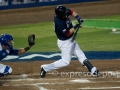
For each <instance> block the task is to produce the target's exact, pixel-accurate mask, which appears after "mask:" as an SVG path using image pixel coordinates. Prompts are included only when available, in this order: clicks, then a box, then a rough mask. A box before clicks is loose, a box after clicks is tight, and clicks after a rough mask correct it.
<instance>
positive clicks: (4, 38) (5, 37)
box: [0, 34, 13, 50]
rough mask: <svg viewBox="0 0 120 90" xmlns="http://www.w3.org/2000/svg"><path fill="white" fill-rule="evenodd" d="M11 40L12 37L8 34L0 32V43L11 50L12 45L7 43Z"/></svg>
mask: <svg viewBox="0 0 120 90" xmlns="http://www.w3.org/2000/svg"><path fill="white" fill-rule="evenodd" d="M12 40H13V37H12V36H11V35H9V34H2V35H1V37H0V43H1V44H2V45H5V46H6V47H7V48H8V49H10V50H12V49H13V47H12V45H9V44H8V41H12Z"/></svg>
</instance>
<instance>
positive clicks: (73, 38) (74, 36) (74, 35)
mask: <svg viewBox="0 0 120 90" xmlns="http://www.w3.org/2000/svg"><path fill="white" fill-rule="evenodd" d="M80 27H81V26H79V27H78V28H77V30H76V32H75V33H74V34H73V37H72V40H71V42H73V41H74V40H75V38H76V36H77V32H78V31H79V28H80Z"/></svg>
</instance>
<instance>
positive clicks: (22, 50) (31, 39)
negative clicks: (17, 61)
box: [10, 34, 35, 55]
mask: <svg viewBox="0 0 120 90" xmlns="http://www.w3.org/2000/svg"><path fill="white" fill-rule="evenodd" d="M34 44H35V35H34V34H31V35H29V36H28V46H27V47H25V48H19V49H18V50H15V49H14V50H11V51H10V54H14V55H19V54H23V53H25V52H27V51H28V50H29V49H30V48H31V47H32V46H33V45H34Z"/></svg>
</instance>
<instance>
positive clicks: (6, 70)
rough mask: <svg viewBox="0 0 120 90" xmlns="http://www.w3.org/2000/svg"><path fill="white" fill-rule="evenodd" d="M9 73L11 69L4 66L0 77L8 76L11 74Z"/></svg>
mask: <svg viewBox="0 0 120 90" xmlns="http://www.w3.org/2000/svg"><path fill="white" fill-rule="evenodd" d="M11 73H12V68H11V67H9V66H6V67H5V69H4V72H3V73H0V76H4V75H8V74H11Z"/></svg>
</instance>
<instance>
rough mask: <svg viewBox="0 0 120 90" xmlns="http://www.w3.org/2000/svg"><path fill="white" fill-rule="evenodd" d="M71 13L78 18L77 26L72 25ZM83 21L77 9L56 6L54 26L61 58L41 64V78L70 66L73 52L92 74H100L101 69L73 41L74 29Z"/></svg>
mask: <svg viewBox="0 0 120 90" xmlns="http://www.w3.org/2000/svg"><path fill="white" fill-rule="evenodd" d="M70 15H72V16H73V17H75V18H76V19H77V20H78V24H76V25H75V26H73V25H72V22H71V20H70V18H69V16H70ZM82 23H83V20H82V19H81V18H80V17H79V15H78V14H77V13H76V12H75V11H73V10H70V9H68V8H66V7H65V6H62V5H59V6H57V7H56V8H55V16H54V28H55V33H56V35H57V37H58V40H57V45H58V47H59V49H60V50H61V59H60V60H58V61H55V62H53V63H51V64H44V65H41V72H40V76H41V78H44V77H45V74H46V72H48V71H51V70H54V69H59V68H61V67H65V66H68V65H69V63H70V61H71V58H72V54H74V55H75V56H77V58H78V60H79V61H80V62H81V64H82V65H84V66H86V67H87V69H88V71H89V72H90V73H91V75H96V76H98V73H99V71H98V70H97V68H96V67H94V66H93V65H92V64H91V63H90V62H89V61H88V60H87V58H86V56H85V54H84V53H83V51H82V50H81V49H80V47H79V45H78V43H77V42H76V41H73V42H71V39H72V36H73V34H74V31H75V30H76V28H78V27H79V26H80V25H81V24H82Z"/></svg>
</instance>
